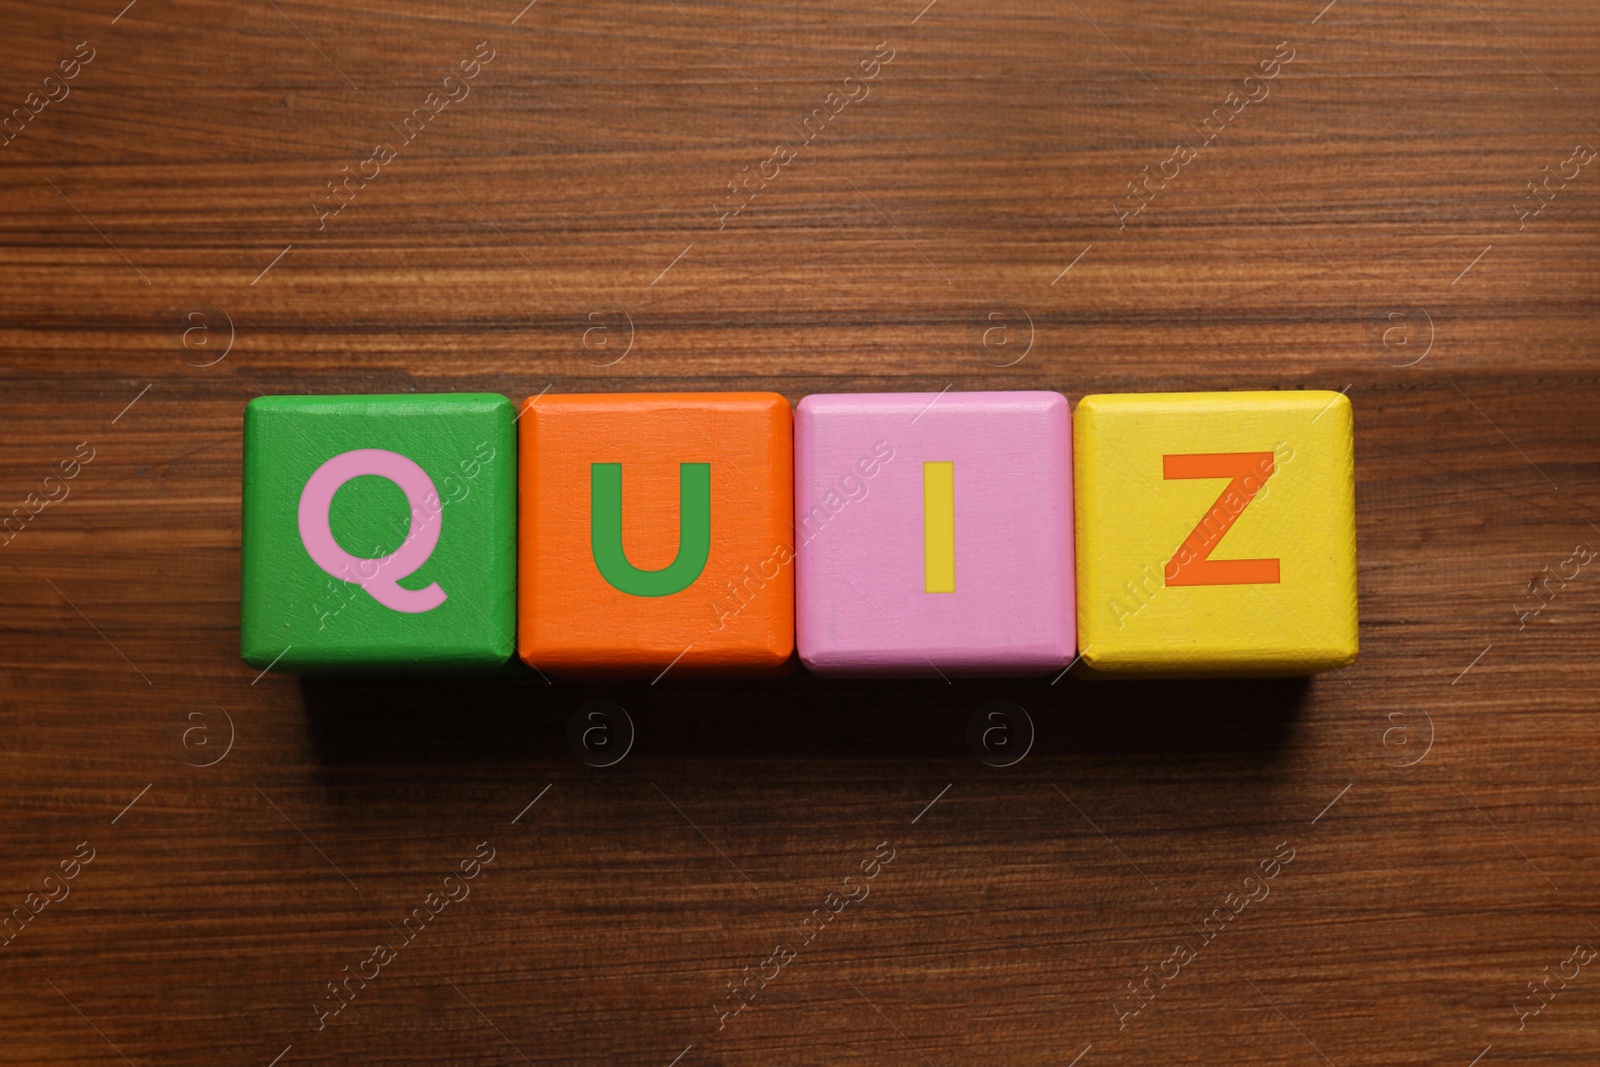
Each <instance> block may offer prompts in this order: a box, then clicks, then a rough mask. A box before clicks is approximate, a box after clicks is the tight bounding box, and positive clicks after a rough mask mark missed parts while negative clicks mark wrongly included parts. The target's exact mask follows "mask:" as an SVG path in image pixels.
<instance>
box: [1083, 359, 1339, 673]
mask: <svg viewBox="0 0 1600 1067" xmlns="http://www.w3.org/2000/svg"><path fill="white" fill-rule="evenodd" d="M1351 435H1352V421H1351V411H1350V401H1349V400H1348V399H1347V398H1346V397H1344V396H1343V395H1341V394H1339V393H1332V392H1313V391H1305V392H1255V393H1250V392H1241V393H1148V394H1138V393H1127V394H1115V395H1105V396H1088V397H1084V399H1083V401H1082V402H1081V403H1079V405H1078V412H1077V425H1076V433H1075V436H1076V445H1077V447H1076V450H1075V459H1076V466H1077V485H1078V500H1077V526H1078V635H1079V641H1080V643H1081V645H1082V649H1083V663H1084V665H1085V666H1086V667H1087V668H1089V669H1090V670H1091V671H1093V672H1110V673H1133V674H1147V673H1148V674H1156V673H1176V674H1203V673H1233V674H1310V673H1313V672H1316V671H1325V670H1332V669H1336V668H1339V667H1343V666H1345V665H1346V664H1348V663H1349V662H1350V661H1351V660H1353V659H1355V656H1356V645H1357V636H1356V527H1355V462H1354V449H1353V445H1352V436H1351Z"/></svg>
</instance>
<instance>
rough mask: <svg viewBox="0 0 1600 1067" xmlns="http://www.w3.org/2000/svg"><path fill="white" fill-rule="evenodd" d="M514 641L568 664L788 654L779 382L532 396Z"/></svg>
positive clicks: (689, 668)
mask: <svg viewBox="0 0 1600 1067" xmlns="http://www.w3.org/2000/svg"><path fill="white" fill-rule="evenodd" d="M519 419H520V424H521V432H520V437H519V444H520V452H521V455H520V457H519V461H518V466H519V474H518V478H519V494H518V496H519V499H518V518H519V521H518V534H517V541H518V556H517V651H518V653H519V654H520V655H521V656H522V658H523V660H525V661H526V662H527V663H529V664H531V665H532V666H534V667H537V668H539V669H541V670H549V671H553V672H556V673H568V674H590V675H592V674H598V673H605V674H630V675H643V676H658V675H660V674H663V673H665V672H666V671H667V670H668V669H669V668H670V669H671V670H672V672H673V673H674V674H718V673H761V672H766V671H771V670H774V669H779V668H782V667H783V666H784V665H785V664H786V663H788V662H789V660H790V658H791V656H792V654H793V652H794V443H793V421H794V416H793V413H792V411H791V409H790V407H789V402H788V401H787V400H786V399H784V398H783V397H782V396H779V395H778V394H776V393H674V394H666V393H621V394H618V393H610V394H585V395H577V396H551V395H544V396H539V397H535V398H533V399H532V400H529V401H527V402H525V403H524V404H523V405H522V414H521V415H520V416H519Z"/></svg>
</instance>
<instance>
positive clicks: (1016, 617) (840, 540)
mask: <svg viewBox="0 0 1600 1067" xmlns="http://www.w3.org/2000/svg"><path fill="white" fill-rule="evenodd" d="M1071 420H1072V415H1071V412H1070V410H1069V409H1068V407H1067V400H1066V398H1065V397H1063V396H1062V395H1061V394H1059V393H1049V392H1017V393H951V392H946V393H937V394H936V393H851V394H827V395H818V396H808V397H806V398H805V399H803V400H801V401H800V404H799V407H798V408H797V409H796V411H795V427H794V463H795V477H794V483H795V539H796V547H797V551H796V563H795V567H796V570H795V600H796V622H797V628H796V636H797V639H798V643H799V647H800V659H801V660H802V661H803V662H804V663H805V665H806V666H807V667H809V668H810V669H811V670H814V671H817V672H819V673H824V674H845V673H876V674H896V675H912V674H925V675H935V674H937V675H944V676H949V675H957V674H987V675H993V674H1030V673H1041V672H1046V671H1050V670H1052V669H1054V670H1060V669H1061V668H1063V667H1065V666H1067V665H1068V664H1069V663H1071V662H1072V659H1073V655H1074V652H1075V649H1076V646H1077V603H1076V598H1075V592H1074V587H1073V546H1072V427H1071Z"/></svg>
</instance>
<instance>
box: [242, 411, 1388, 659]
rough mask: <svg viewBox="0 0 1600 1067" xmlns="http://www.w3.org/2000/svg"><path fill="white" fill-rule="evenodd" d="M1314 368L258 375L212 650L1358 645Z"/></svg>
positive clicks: (802, 655) (1214, 654) (1062, 654)
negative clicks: (1126, 386) (1020, 383)
mask: <svg viewBox="0 0 1600 1067" xmlns="http://www.w3.org/2000/svg"><path fill="white" fill-rule="evenodd" d="M1355 529H1356V523H1355V463H1354V447H1353V423H1352V414H1351V405H1350V401H1349V400H1348V398H1346V397H1345V396H1343V395H1342V394H1339V393H1333V392H1321V391H1309V390H1307V391H1283V392H1239V393H1143V394H1140V393H1127V394H1102V395H1095V396H1087V397H1084V398H1083V399H1082V400H1081V401H1080V402H1079V403H1078V406H1077V410H1076V411H1075V412H1074V411H1073V410H1072V409H1071V408H1070V407H1069V405H1068V403H1067V399H1066V397H1064V396H1062V395H1061V394H1060V393H1055V392H977V393H955V392H944V393H938V394H934V393H875V394H824V395H815V396H808V397H805V398H804V399H802V400H801V401H800V403H799V405H798V406H796V407H793V408H791V406H790V404H789V402H788V401H787V400H786V399H785V398H784V397H782V396H780V395H778V394H776V393H677V394H666V393H649V394H643V393H641V394H582V395H565V396H561V395H550V394H542V395H540V396H537V397H534V398H532V399H530V400H527V401H525V402H524V403H523V404H522V406H521V409H520V410H514V407H513V404H512V402H511V401H510V400H509V399H507V398H506V397H503V396H499V395H496V394H483V393H460V394H434V395H426V394H406V395H396V396H274V397H262V398H259V399H257V400H254V401H251V402H250V404H249V405H248V406H247V408H246V409H245V430H244V490H243V537H242V545H243V566H242V593H241V612H240V614H241V621H240V646H241V648H240V650H241V654H242V655H243V657H244V659H245V660H246V662H248V663H250V664H251V665H252V666H254V667H257V668H261V669H266V668H268V667H273V668H276V669H282V670H287V671H291V672H301V673H333V672H362V671H367V672H372V671H397V670H398V671H404V670H410V671H436V672H445V671H464V670H490V669H495V668H498V667H501V666H502V665H504V664H505V663H506V662H507V661H509V660H510V659H511V658H512V656H513V655H515V656H518V657H520V658H521V659H522V660H523V661H524V662H526V663H527V664H529V665H531V666H533V667H536V668H537V669H539V670H540V671H545V672H549V673H552V674H557V675H567V676H575V677H585V676H587V677H596V676H606V677H642V678H659V677H660V676H661V675H662V674H663V673H664V672H665V671H667V670H668V669H671V670H672V671H673V672H674V673H675V674H681V675H691V676H692V675H745V676H751V675H777V674H782V673H785V672H787V671H790V670H793V669H794V667H795V664H796V662H797V661H798V663H800V664H803V665H804V666H805V667H806V668H807V669H809V670H812V671H816V672H818V673H823V674H838V675H846V674H876V675H887V676H915V675H928V676H943V677H946V678H948V677H955V676H961V675H968V676H985V675H988V676H999V675H1028V674H1044V673H1048V672H1060V671H1062V670H1064V669H1066V668H1068V667H1073V668H1075V669H1076V670H1078V671H1080V672H1082V673H1084V674H1085V675H1093V676H1116V675H1158V674H1166V675H1172V676H1190V677H1194V676H1204V675H1252V674H1254V675H1262V674H1277V675H1299V674H1312V673H1315V672H1318V671H1324V670H1333V669H1337V668H1339V667H1343V666H1345V665H1346V664H1348V663H1350V662H1351V661H1352V660H1354V659H1355V656H1356V649H1357V611H1356V552H1355V538H1356V534H1355Z"/></svg>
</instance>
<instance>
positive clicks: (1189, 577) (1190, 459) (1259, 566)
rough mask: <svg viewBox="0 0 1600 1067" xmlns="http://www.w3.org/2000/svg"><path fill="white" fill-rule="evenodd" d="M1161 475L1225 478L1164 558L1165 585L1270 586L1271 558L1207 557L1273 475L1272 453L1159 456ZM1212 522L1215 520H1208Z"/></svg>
mask: <svg viewBox="0 0 1600 1067" xmlns="http://www.w3.org/2000/svg"><path fill="white" fill-rule="evenodd" d="M1162 459H1163V468H1164V469H1163V476H1164V477H1165V478H1167V479H1176V478H1228V479H1230V481H1229V482H1228V486H1227V488H1225V489H1224V490H1223V491H1222V493H1221V494H1220V495H1219V496H1218V497H1217V499H1216V502H1215V503H1214V504H1212V505H1211V507H1210V509H1209V510H1208V511H1207V512H1206V513H1205V515H1204V516H1203V517H1202V518H1201V519H1200V522H1199V523H1198V524H1197V525H1196V526H1195V528H1194V531H1193V532H1192V533H1190V534H1189V536H1188V538H1187V539H1186V540H1185V541H1184V542H1183V545H1182V546H1181V547H1180V548H1179V549H1178V551H1177V553H1176V554H1175V555H1174V556H1173V557H1172V559H1171V560H1169V561H1168V562H1167V567H1166V580H1167V584H1168V585H1272V584H1276V583H1277V582H1278V580H1279V578H1278V561H1277V560H1276V559H1211V558H1210V557H1211V552H1212V550H1213V549H1215V548H1216V547H1217V545H1218V544H1219V543H1220V542H1221V541H1222V538H1223V537H1224V536H1225V535H1226V534H1227V532H1228V530H1229V529H1231V528H1232V526H1233V524H1234V523H1235V522H1236V521H1237V520H1238V518H1239V516H1240V515H1241V514H1243V513H1244V509H1245V508H1246V507H1248V506H1249V504H1250V501H1251V500H1253V499H1255V495H1256V493H1257V492H1259V491H1260V489H1261V486H1262V484H1263V483H1264V482H1266V480H1267V479H1268V478H1270V477H1271V476H1272V472H1273V462H1272V453H1271V452H1204V453H1194V454H1190V455H1177V456H1164V457H1162ZM1213 523H1214V524H1215V525H1213Z"/></svg>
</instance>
